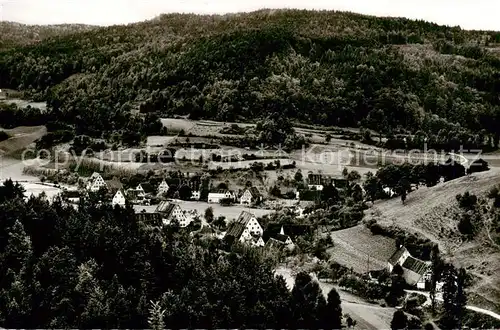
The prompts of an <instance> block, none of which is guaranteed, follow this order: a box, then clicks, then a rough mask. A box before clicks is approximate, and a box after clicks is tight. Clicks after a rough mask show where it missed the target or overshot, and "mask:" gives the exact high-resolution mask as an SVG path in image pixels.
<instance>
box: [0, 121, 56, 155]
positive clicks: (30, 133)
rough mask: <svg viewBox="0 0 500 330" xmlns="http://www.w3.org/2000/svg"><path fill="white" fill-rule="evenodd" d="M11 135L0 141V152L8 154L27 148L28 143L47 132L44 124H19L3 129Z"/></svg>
mask: <svg viewBox="0 0 500 330" xmlns="http://www.w3.org/2000/svg"><path fill="white" fill-rule="evenodd" d="M3 131H5V132H6V133H7V134H9V135H10V136H11V137H10V138H8V139H7V140H4V141H2V142H0V153H3V154H4V155H9V154H11V153H13V152H15V151H18V150H22V149H25V148H27V147H28V146H29V145H30V144H32V143H33V142H35V141H36V140H38V139H39V138H41V137H42V136H44V135H45V134H47V129H46V128H45V126H19V127H16V128H13V129H4V130H3Z"/></svg>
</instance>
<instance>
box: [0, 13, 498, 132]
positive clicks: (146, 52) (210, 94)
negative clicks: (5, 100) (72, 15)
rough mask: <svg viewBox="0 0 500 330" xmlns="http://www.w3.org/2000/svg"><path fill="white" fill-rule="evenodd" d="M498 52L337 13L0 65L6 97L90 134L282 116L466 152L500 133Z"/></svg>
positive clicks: (399, 23) (170, 19) (264, 16)
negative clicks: (33, 104) (175, 121)
mask: <svg viewBox="0 0 500 330" xmlns="http://www.w3.org/2000/svg"><path fill="white" fill-rule="evenodd" d="M499 42H500V34H499V33H496V32H488V31H464V30H462V29H460V28H458V27H446V26H439V25H437V24H432V23H428V22H423V21H414V20H408V19H404V18H378V17H372V16H365V15H358V14H353V13H344V12H334V11H321V12H317V11H303V10H276V11H268V10H262V11H257V12H253V13H247V14H241V15H224V16H198V15H180V14H171V15H162V16H161V17H160V18H159V19H157V20H154V21H150V22H143V23H138V24H131V25H128V26H113V27H105V28H97V29H93V30H91V31H88V32H82V33H77V34H71V35H66V36H61V37H57V38H49V39H46V40H44V41H41V42H39V43H37V44H35V45H30V46H27V47H16V48H13V49H8V50H5V51H2V52H0V84H1V85H0V88H2V87H4V88H7V87H9V88H12V89H19V90H23V91H25V93H26V94H27V95H31V96H33V97H34V98H36V99H46V100H47V101H48V106H49V109H51V110H52V111H54V112H56V113H57V114H58V115H60V116H59V117H60V118H61V120H64V121H66V122H68V123H70V124H74V125H76V126H77V131H80V130H81V131H83V132H85V133H87V132H89V131H90V132H92V133H93V134H100V133H101V132H102V131H111V130H113V129H115V128H117V127H118V128H122V127H123V126H126V125H127V122H128V120H127V118H125V119H124V118H123V114H124V113H128V112H130V110H132V109H137V108H139V109H140V110H141V111H142V112H158V113H159V114H160V115H162V116H164V117H166V116H172V115H189V116H190V117H191V118H192V119H195V118H200V117H202V118H205V119H217V120H221V121H234V120H244V119H246V120H254V119H255V118H259V117H266V116H267V115H269V114H270V113H273V112H278V113H280V114H282V115H283V116H286V117H288V118H291V119H297V120H299V121H301V122H307V123H316V124H323V125H330V126H344V127H351V126H354V127H355V126H359V125H360V124H362V125H364V126H367V127H370V128H372V129H375V130H376V131H384V133H389V132H390V131H392V132H394V130H397V129H398V128H399V127H401V128H402V129H403V130H410V131H417V130H422V131H424V132H427V133H428V134H429V135H432V136H433V137H432V139H451V138H453V139H457V140H465V141H467V140H468V138H469V137H468V136H465V135H464V134H468V133H470V132H469V131H473V132H478V131H479V130H480V129H485V130H486V134H490V135H498V134H499V133H500V129H499V127H500V116H497V114H499V113H500V100H499V99H498V97H497V95H498V93H499V92H500V79H498V78H499V77H500V59H499V57H498V54H497V53H496V52H494V51H493V50H496V49H497V47H498V46H499ZM458 124H460V125H461V126H458ZM440 130H443V132H442V134H439V135H438V134H437V133H438V132H439V131H440ZM431 133H432V134H431ZM471 138H472V137H471ZM484 138H485V135H484V134H483V135H482V136H481V139H484ZM480 142H483V141H480Z"/></svg>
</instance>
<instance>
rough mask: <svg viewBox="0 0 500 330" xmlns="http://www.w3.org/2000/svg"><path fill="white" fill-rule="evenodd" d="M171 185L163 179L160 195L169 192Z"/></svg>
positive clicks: (159, 187)
mask: <svg viewBox="0 0 500 330" xmlns="http://www.w3.org/2000/svg"><path fill="white" fill-rule="evenodd" d="M168 189H169V186H168V184H167V182H166V181H165V180H163V181H162V182H161V183H160V185H159V186H158V193H157V194H158V196H161V195H164V194H166V193H168Z"/></svg>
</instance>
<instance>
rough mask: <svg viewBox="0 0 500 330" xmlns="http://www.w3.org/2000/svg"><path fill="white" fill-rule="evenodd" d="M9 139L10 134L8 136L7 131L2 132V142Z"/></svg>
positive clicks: (0, 132)
mask: <svg viewBox="0 0 500 330" xmlns="http://www.w3.org/2000/svg"><path fill="white" fill-rule="evenodd" d="M9 137H10V136H9V134H7V133H6V132H5V131H0V141H4V140H7V139H8V138H9Z"/></svg>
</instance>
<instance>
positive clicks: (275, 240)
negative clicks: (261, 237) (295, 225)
mask: <svg viewBox="0 0 500 330" xmlns="http://www.w3.org/2000/svg"><path fill="white" fill-rule="evenodd" d="M266 247H274V248H278V249H282V248H288V249H290V250H292V249H293V248H294V247H295V244H294V243H293V241H292V239H291V237H290V236H288V235H286V234H285V230H284V229H283V226H281V230H280V232H279V234H276V235H274V236H273V237H271V238H269V240H268V241H267V242H266Z"/></svg>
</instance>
